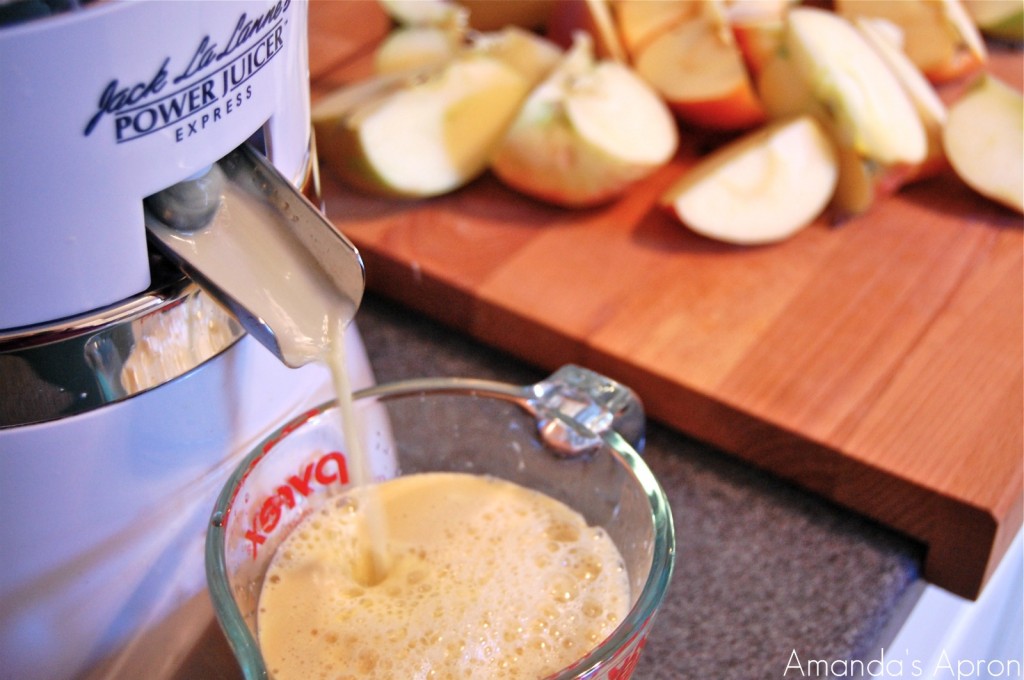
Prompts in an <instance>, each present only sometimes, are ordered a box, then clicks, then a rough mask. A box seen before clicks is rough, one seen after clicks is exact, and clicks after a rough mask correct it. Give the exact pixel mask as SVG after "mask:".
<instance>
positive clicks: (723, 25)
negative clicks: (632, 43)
mask: <svg viewBox="0 0 1024 680" xmlns="http://www.w3.org/2000/svg"><path fill="white" fill-rule="evenodd" d="M704 6H705V7H708V8H714V7H715V6H716V3H704ZM633 63H634V66H635V68H636V70H637V72H638V73H639V74H640V75H641V76H642V77H643V78H644V79H645V80H646V81H647V82H649V83H650V84H651V85H652V86H653V87H654V89H655V90H657V91H658V92H659V93H660V94H661V95H662V97H664V98H665V100H666V101H667V102H668V105H669V106H670V107H671V108H672V110H673V111H675V112H676V114H677V115H678V117H679V119H680V120H682V121H684V122H686V123H689V124H691V125H695V126H698V127H702V128H707V129H714V130H742V129H747V128H750V127H753V126H755V125H758V124H760V123H762V122H764V120H765V112H764V109H763V107H762V106H761V102H760V100H759V99H758V97H757V94H756V92H755V91H754V85H753V83H752V82H751V80H750V76H749V75H748V73H747V68H746V66H745V64H744V62H743V56H742V55H741V53H740V50H739V48H738V47H737V45H736V42H735V39H734V37H733V35H732V30H731V28H730V27H729V26H728V24H727V22H725V21H723V20H722V17H721V16H720V15H718V14H716V12H714V11H704V12H701V13H700V14H699V15H697V16H695V17H693V18H690V19H688V20H685V21H683V22H681V23H679V24H677V25H675V26H673V27H672V28H671V29H669V30H667V31H665V32H663V33H660V34H659V35H657V36H656V37H654V38H653V39H652V40H651V41H650V42H648V43H647V45H646V46H645V47H643V48H642V49H641V51H640V53H639V54H638V55H636V56H635V58H634V60H633Z"/></svg>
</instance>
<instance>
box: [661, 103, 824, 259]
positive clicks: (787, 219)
mask: <svg viewBox="0 0 1024 680" xmlns="http://www.w3.org/2000/svg"><path fill="white" fill-rule="evenodd" d="M837 179H838V160H837V158H836V152H835V149H834V147H833V145H832V141H831V139H830V138H829V136H828V134H826V132H825V131H824V129H823V128H822V127H821V125H820V124H819V123H818V122H817V120H816V119H815V118H814V117H812V116H806V115H805V116H798V117H796V118H792V119H789V120H780V121H776V122H774V123H772V124H770V125H768V126H765V127H763V128H761V129H758V130H755V131H753V132H750V133H747V134H746V135H745V136H743V137H741V138H740V139H738V140H736V141H734V142H732V143H730V144H728V145H726V146H724V147H721V148H719V149H718V150H717V151H715V152H713V153H712V154H711V155H709V156H707V157H706V158H704V159H703V160H701V161H700V162H699V163H698V164H697V165H696V166H694V167H693V168H692V169H690V170H689V171H688V172H687V173H686V174H685V175H683V176H682V178H680V180H679V181H678V182H677V183H676V184H675V185H674V186H672V187H671V188H670V189H669V190H668V191H667V192H666V193H665V194H664V195H663V197H662V199H661V202H662V204H663V205H664V206H665V207H667V208H669V209H670V210H671V211H672V212H673V213H674V214H675V215H676V217H677V218H678V219H679V220H680V221H681V222H682V223H683V224H685V225H686V226H688V227H689V228H690V229H692V230H693V231H695V232H697V233H699V234H702V235H704V236H707V237H709V238H713V239H717V240H719V241H725V242H728V243H735V244H742V245H753V244H765V243H773V242H777V241H781V240H783V239H786V238H789V237H791V236H793V235H794V234H796V233H797V232H798V231H800V230H801V229H803V228H804V227H806V226H807V225H809V224H810V223H811V222H813V221H814V219H815V218H816V217H818V215H820V214H821V212H822V211H823V210H824V209H825V207H826V206H827V205H828V202H829V200H830V199H831V198H832V194H833V192H834V191H835V188H836V183H837Z"/></svg>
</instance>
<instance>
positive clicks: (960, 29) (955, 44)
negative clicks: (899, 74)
mask: <svg viewBox="0 0 1024 680" xmlns="http://www.w3.org/2000/svg"><path fill="white" fill-rule="evenodd" d="M835 8H836V11H837V12H838V13H839V14H841V15H842V16H844V17H846V18H848V19H851V20H852V19H854V18H856V17H861V16H864V17H877V18H881V19H887V20H889V21H891V22H893V23H894V24H896V25H897V26H899V27H900V28H901V29H902V30H903V33H904V36H905V43H904V50H905V51H906V53H907V56H908V57H909V58H910V60H911V61H912V62H914V64H915V65H917V67H918V68H919V69H921V71H922V72H923V73H924V74H925V75H926V76H927V77H928V78H929V79H930V80H931V81H932V82H946V81H949V80H953V79H956V78H960V77H963V76H965V75H967V74H969V73H972V72H974V71H977V70H978V69H979V68H980V67H981V66H983V65H984V64H985V62H986V61H987V59H988V53H987V51H986V49H985V43H984V41H983V40H982V38H981V34H980V33H979V32H978V28H977V26H976V25H975V24H974V22H973V21H972V20H971V18H970V15H968V14H967V11H966V10H965V9H964V7H963V5H962V4H961V2H960V0H835Z"/></svg>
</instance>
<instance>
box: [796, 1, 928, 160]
mask: <svg viewBox="0 0 1024 680" xmlns="http://www.w3.org/2000/svg"><path fill="white" fill-rule="evenodd" d="M785 44H786V49H787V51H788V53H789V55H790V58H792V60H793V66H794V68H795V71H796V73H797V74H798V77H799V78H800V79H801V80H802V81H803V82H804V83H805V84H806V85H807V87H808V88H810V90H811V92H812V94H813V97H814V99H815V100H817V101H818V102H819V103H820V104H821V106H822V108H823V109H824V110H826V111H827V112H828V115H829V121H828V122H829V123H830V124H831V126H832V127H833V128H834V132H835V133H836V135H837V138H838V142H839V143H840V145H842V146H849V147H851V148H853V149H854V150H855V151H857V152H858V153H860V155H861V156H863V157H865V158H868V159H871V160H873V161H876V162H878V163H881V164H883V165H895V164H904V163H905V164H917V163H920V162H921V161H923V160H924V157H925V154H926V152H927V138H926V135H925V131H924V125H923V124H922V122H921V118H920V116H919V115H918V113H917V110H916V109H915V108H914V105H913V103H912V102H911V101H910V98H909V97H908V96H907V94H906V92H905V91H904V89H903V86H902V85H901V84H900V82H899V80H897V78H896V76H895V75H894V74H893V72H892V69H890V68H889V66H888V65H887V64H886V63H885V61H883V60H882V58H881V57H880V56H878V53H877V52H876V51H875V50H874V49H873V48H872V47H871V45H869V44H868V42H867V41H866V40H865V39H864V38H863V37H862V36H861V34H860V33H858V32H857V30H856V29H855V28H854V27H853V25H852V24H851V23H850V22H849V21H847V20H845V19H843V18H842V17H840V16H838V15H836V14H833V13H832V12H828V11H826V10H822V9H816V8H812V7H799V8H796V9H793V10H791V11H790V13H789V21H788V22H787V24H786V36H785Z"/></svg>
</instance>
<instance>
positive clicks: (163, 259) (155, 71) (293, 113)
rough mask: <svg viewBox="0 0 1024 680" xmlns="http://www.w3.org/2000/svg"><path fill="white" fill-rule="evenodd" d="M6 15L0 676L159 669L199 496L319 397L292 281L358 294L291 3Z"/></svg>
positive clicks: (152, 673)
mask: <svg viewBox="0 0 1024 680" xmlns="http://www.w3.org/2000/svg"><path fill="white" fill-rule="evenodd" d="M0 22H3V23H0V97H2V98H3V103H2V105H0V130H2V131H3V132H2V134H0V165H2V169H3V172H2V177H3V181H2V183H0V291H2V292H0V544H2V545H3V554H4V557H5V566H4V569H3V570H0V677H4V678H24V679H32V678H58V677H60V678H94V677H95V678H98V677H143V676H144V677H147V678H150V679H153V678H164V677H175V676H176V675H179V674H180V673H182V668H183V665H184V664H185V663H186V661H187V659H188V658H189V654H190V653H191V651H192V650H194V648H195V646H196V644H197V640H198V638H199V637H200V636H201V635H202V634H203V633H204V632H205V631H207V630H208V629H209V628H210V627H211V625H212V622H213V617H212V609H211V607H210V604H209V600H208V596H207V593H206V591H205V580H204V575H203V560H202V550H203V542H204V537H205V530H206V524H207V521H208V519H209V513H210V510H211V508H212V506H213V502H214V500H215V496H216V493H217V491H218V490H219V489H220V488H221V486H222V485H223V483H224V480H225V479H226V477H227V475H228V473H229V471H230V470H231V469H232V468H233V467H234V466H235V465H236V464H237V462H238V460H239V458H240V457H241V456H243V455H244V453H245V452H247V451H248V450H249V449H251V447H252V446H253V444H254V443H255V442H258V441H259V440H260V439H262V438H263V437H264V436H265V435H266V434H267V433H268V432H270V431H272V430H273V429H274V428H275V427H277V426H278V425H280V424H281V423H283V422H286V421H287V420H288V419H290V418H291V417H293V416H294V415H295V414H297V413H300V412H302V411H304V410H305V409H306V408H308V407H310V406H312V405H315V404H319V403H321V402H322V401H324V400H325V399H326V398H329V397H330V396H332V391H331V388H330V376H329V373H328V371H327V370H326V369H325V368H323V367H322V366H321V365H320V364H319V362H316V361H312V359H314V358H316V355H315V352H312V351H310V350H309V345H310V343H312V344H314V345H315V344H316V343H317V342H319V341H320V340H322V338H318V337H313V336H315V335H316V329H313V330H312V331H310V329H309V328H308V326H309V324H308V322H307V321H306V320H304V319H302V318H300V317H301V315H298V316H297V315H295V314H290V311H291V308H299V307H302V306H303V304H304V303H308V302H309V301H310V300H307V299H306V298H310V299H313V298H311V297H310V295H307V294H306V293H307V291H306V289H300V290H299V291H298V292H297V293H296V291H295V290H291V289H290V288H289V286H288V282H290V281H293V280H294V279H295V276H296V274H297V273H302V274H304V275H305V276H306V278H307V279H308V282H307V283H306V284H303V285H307V286H311V287H312V288H315V290H314V291H313V292H315V293H316V294H317V295H320V294H326V296H327V297H326V298H325V299H329V300H332V301H339V302H340V307H341V311H340V312H339V314H340V315H341V317H342V321H344V322H347V321H350V320H351V317H352V316H353V315H354V314H355V309H356V308H357V307H358V304H359V299H360V297H361V293H362V284H363V271H362V263H361V260H360V259H359V256H358V253H357V252H356V250H355V249H354V248H353V247H352V246H351V244H349V243H348V242H347V241H346V240H345V239H344V237H343V236H341V235H340V234H339V233H337V232H336V231H335V230H333V227H332V226H331V225H330V223H329V222H327V221H326V220H325V219H324V218H323V217H322V216H321V215H319V213H318V211H317V209H316V205H315V196H316V160H315V145H314V144H313V142H312V133H311V125H310V120H309V106H310V100H309V76H308V51H307V6H306V4H305V2H304V1H302V0H233V1H232V2H204V3H193V2H178V1H174V0H141V1H138V2H118V1H114V0H110V1H106V0H97V1H96V2H92V3H81V4H80V3H76V2H75V1H74V0H45V1H44V0H21V1H17V2H8V3H3V4H0ZM309 197H313V199H314V201H313V202H310V201H309V200H307V199H308V198H309ZM257 227H258V228H259V229H257ZM260 230H262V231H260ZM300 269H301V272H300V271H299V270H300ZM275 277H276V278H275ZM264 280H266V281H276V283H274V284H273V285H270V286H268V287H267V288H268V289H276V290H277V291H278V293H280V292H281V290H282V289H285V293H287V294H286V295H284V297H283V298H282V297H280V295H278V296H277V297H275V295H267V294H265V293H266V291H265V290H264V286H262V285H261V284H262V282H263V281H264ZM275 287H276V288H275ZM312 288H311V290H312ZM282 299H285V300H287V302H286V303H282V302H281V300H282ZM316 299H320V298H316ZM310 306H312V307H315V305H310ZM281 307H284V308H286V309H283V310H282V309H281ZM307 311H308V310H307ZM314 311H315V310H314ZM307 331H308V332H307ZM344 337H345V345H346V350H345V353H346V364H347V366H348V371H349V374H350V381H351V383H352V385H353V387H354V388H359V387H364V386H366V385H368V384H370V383H371V382H372V379H373V378H372V375H371V372H370V369H369V365H368V362H367V359H366V354H365V352H364V349H363V347H362V344H361V341H360V338H359V335H358V332H357V331H356V329H355V326H354V324H349V325H348V327H347V330H346V332H345V336H344ZM296 339H298V340H296ZM314 349H315V348H314Z"/></svg>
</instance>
